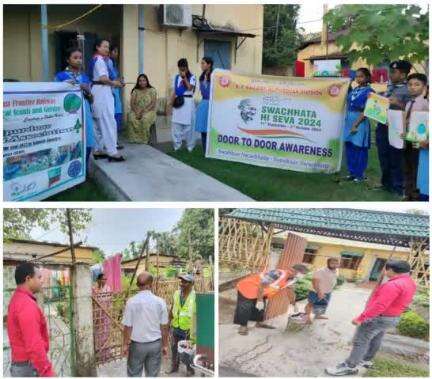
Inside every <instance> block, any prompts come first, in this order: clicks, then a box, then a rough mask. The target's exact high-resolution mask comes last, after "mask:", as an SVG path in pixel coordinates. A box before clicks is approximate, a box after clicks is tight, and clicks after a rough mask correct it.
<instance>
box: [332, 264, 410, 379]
mask: <svg viewBox="0 0 432 379" xmlns="http://www.w3.org/2000/svg"><path fill="white" fill-rule="evenodd" d="M410 271H411V268H410V265H409V263H408V262H405V261H396V260H395V261H389V262H387V264H386V265H385V271H384V273H385V276H386V277H387V279H388V280H387V281H386V282H385V283H383V284H381V285H379V286H378V287H377V288H376V289H375V291H374V292H373V293H372V296H371V297H370V299H369V301H368V302H367V304H366V307H365V310H364V311H363V313H362V314H361V315H360V316H358V317H356V318H355V319H354V320H352V323H353V324H354V325H356V326H357V330H356V333H355V335H354V341H353V348H352V350H351V354H350V356H349V357H348V359H346V360H345V362H342V363H340V364H338V365H337V366H336V367H330V368H327V369H326V373H327V374H329V375H333V376H344V375H356V374H357V373H358V371H359V368H361V367H365V368H371V367H372V366H373V362H372V359H373V358H374V357H375V355H376V353H377V352H378V350H379V348H380V346H381V342H382V339H383V337H384V334H385V332H386V331H387V329H389V328H392V327H395V326H396V325H397V324H398V322H399V317H400V315H401V314H402V313H403V312H404V311H405V310H406V309H407V308H408V306H409V305H410V304H411V301H412V299H413V297H414V295H415V292H416V284H415V282H414V280H412V279H411V277H410Z"/></svg>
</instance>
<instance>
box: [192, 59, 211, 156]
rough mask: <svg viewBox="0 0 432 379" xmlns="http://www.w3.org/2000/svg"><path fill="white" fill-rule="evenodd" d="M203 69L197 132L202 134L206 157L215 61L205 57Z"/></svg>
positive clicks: (197, 112)
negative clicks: (211, 85) (211, 78)
mask: <svg viewBox="0 0 432 379" xmlns="http://www.w3.org/2000/svg"><path fill="white" fill-rule="evenodd" d="M201 69H202V74H201V76H200V78H199V85H200V92H201V96H202V100H201V102H200V103H199V104H198V107H197V111H196V117H195V130H196V131H197V132H199V133H201V142H202V148H203V151H204V156H205V154H206V147H207V146H206V145H207V118H208V110H209V99H210V76H211V73H212V71H213V59H211V58H209V57H204V58H203V59H202V60H201Z"/></svg>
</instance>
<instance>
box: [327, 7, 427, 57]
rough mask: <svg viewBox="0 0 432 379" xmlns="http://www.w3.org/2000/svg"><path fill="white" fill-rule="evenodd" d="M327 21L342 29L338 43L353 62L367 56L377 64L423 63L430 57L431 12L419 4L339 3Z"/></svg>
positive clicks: (334, 29) (334, 30) (335, 29)
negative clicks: (389, 62)
mask: <svg viewBox="0 0 432 379" xmlns="http://www.w3.org/2000/svg"><path fill="white" fill-rule="evenodd" d="M324 20H325V21H326V22H327V23H328V25H329V29H330V30H331V31H333V32H338V31H343V32H342V33H340V34H341V35H340V36H338V37H337V38H336V44H337V45H338V46H339V47H340V48H341V50H342V53H344V54H346V55H347V56H348V59H349V61H350V62H355V61H357V60H358V59H364V60H365V61H366V62H367V63H368V64H371V65H378V64H382V63H383V62H386V61H393V60H397V59H407V60H409V61H410V62H416V63H422V62H424V61H425V60H427V58H428V50H429V46H428V39H429V21H428V20H429V12H425V13H422V10H421V8H420V7H419V6H417V5H411V4H398V5H375V4H364V5H360V4H355V5H354V4H353V5H351V4H349V5H340V6H337V7H335V8H334V9H332V10H330V11H329V12H328V13H327V14H326V15H325V16H324Z"/></svg>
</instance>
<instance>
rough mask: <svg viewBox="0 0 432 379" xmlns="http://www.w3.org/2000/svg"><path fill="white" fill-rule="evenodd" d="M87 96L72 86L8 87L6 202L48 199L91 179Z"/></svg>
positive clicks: (5, 97) (5, 93)
mask: <svg viewBox="0 0 432 379" xmlns="http://www.w3.org/2000/svg"><path fill="white" fill-rule="evenodd" d="M83 112H84V107H83V97H82V93H81V90H80V88H79V87H78V86H73V85H71V84H68V83H36V82H35V83H4V89H3V198H4V200H5V201H25V200H42V199H45V198H47V197H50V196H52V195H54V194H56V193H58V192H61V191H64V190H65V189H67V188H70V187H72V186H75V185H77V184H79V183H82V182H83V181H84V180H85V176H86V169H85V167H86V162H85V148H86V146H85V132H84V117H83Z"/></svg>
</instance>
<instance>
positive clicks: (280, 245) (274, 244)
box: [271, 242, 285, 250]
mask: <svg viewBox="0 0 432 379" xmlns="http://www.w3.org/2000/svg"><path fill="white" fill-rule="evenodd" d="M271 247H272V249H273V250H283V249H284V247H285V245H284V244H283V243H278V242H272V244H271Z"/></svg>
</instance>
